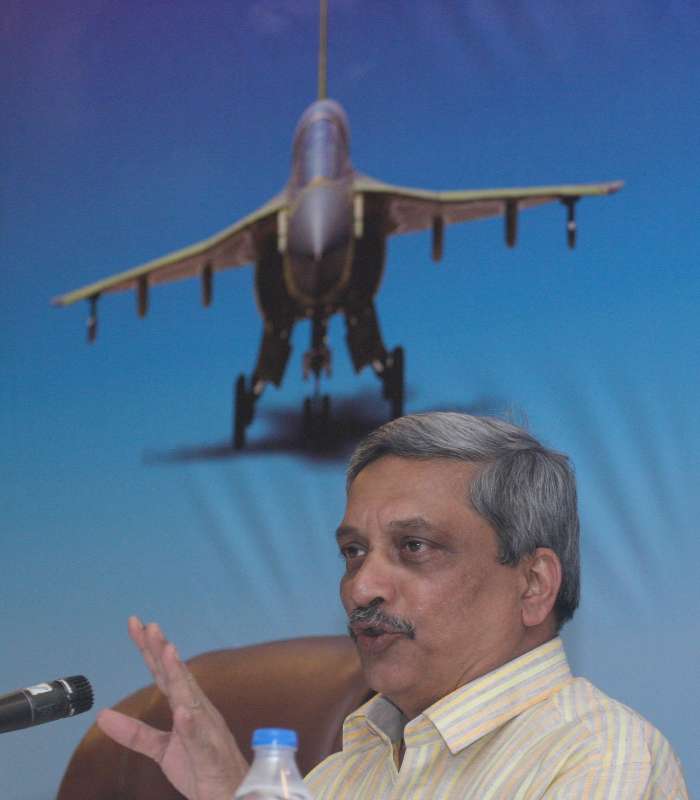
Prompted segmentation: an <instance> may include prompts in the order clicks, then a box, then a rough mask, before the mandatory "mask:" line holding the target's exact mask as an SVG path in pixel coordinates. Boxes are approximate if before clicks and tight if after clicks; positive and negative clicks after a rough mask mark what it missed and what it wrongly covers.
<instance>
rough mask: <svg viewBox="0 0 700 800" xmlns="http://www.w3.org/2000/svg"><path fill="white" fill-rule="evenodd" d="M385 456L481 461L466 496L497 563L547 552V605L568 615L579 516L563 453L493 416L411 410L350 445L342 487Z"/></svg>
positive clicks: (573, 602)
mask: <svg viewBox="0 0 700 800" xmlns="http://www.w3.org/2000/svg"><path fill="white" fill-rule="evenodd" d="M389 455H391V456H398V457H400V458H419V459H430V458H451V459H454V460H456V461H466V462H468V463H470V464H474V463H476V464H483V467H482V469H481V470H480V471H479V472H478V474H477V475H476V476H475V477H474V479H473V480H472V481H471V484H470V495H469V498H468V500H469V501H470V503H471V505H472V507H473V508H474V510H475V511H476V512H477V513H478V514H480V515H481V516H482V517H483V518H484V519H485V520H486V521H487V522H488V523H489V524H490V525H491V527H492V528H493V529H494V530H495V531H496V534H497V536H498V539H499V551H500V552H499V559H500V562H501V563H502V564H511V565H515V564H517V563H518V562H519V561H520V559H521V558H523V557H524V556H526V555H529V554H531V553H533V552H534V551H535V549H536V548H538V547H548V548H550V549H551V550H553V551H554V552H555V553H556V554H557V556H558V557H559V560H560V562H561V566H562V583H561V587H560V589H559V594H558V595H557V599H556V603H555V605H554V612H555V615H556V620H557V624H558V627H561V626H562V625H563V624H564V623H565V622H566V621H567V620H569V619H571V617H572V616H573V615H574V611H575V610H576V608H577V606H578V603H579V594H580V556H579V519H578V511H577V503H576V479H575V477H574V472H573V467H572V466H571V464H570V462H569V459H568V458H567V457H566V456H565V455H563V454H562V453H557V452H555V451H553V450H549V449H547V448H546V447H544V446H543V445H542V444H540V442H538V441H537V439H535V438H534V436H531V435H530V434H529V433H528V432H527V431H525V430H523V429H522V428H518V427H516V426H515V425H511V424H510V423H508V422H504V421H503V420H500V419H496V418H494V417H474V416H471V415H470V414H460V413H456V412H448V411H436V412H432V413H428V414H411V415H409V416H406V417H399V418H398V419H395V420H392V421H391V422H388V423H387V424H386V425H382V427H381V428H378V429H377V430H376V431H373V432H372V433H370V434H369V436H367V437H366V438H365V439H364V440H363V441H362V442H361V443H360V444H359V445H358V447H357V449H356V450H355V452H354V453H353V455H352V458H351V459H350V463H349V465H348V470H347V488H348V489H349V488H350V486H351V484H352V482H353V481H354V480H355V478H356V477H357V475H358V474H359V473H360V472H361V471H362V470H363V469H364V468H365V467H366V466H367V465H368V464H371V463H372V462H373V461H376V460H377V459H379V458H382V456H389Z"/></svg>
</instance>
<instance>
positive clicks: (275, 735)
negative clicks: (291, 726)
mask: <svg viewBox="0 0 700 800" xmlns="http://www.w3.org/2000/svg"><path fill="white" fill-rule="evenodd" d="M296 749H297V734H296V731H289V730H285V729H284V728H258V730H256V731H255V733H253V750H254V752H255V758H254V759H253V764H252V765H251V767H250V770H249V771H248V774H247V775H246V777H245V780H244V781H243V783H241V785H240V786H239V787H238V789H237V791H236V794H235V795H234V796H233V800H313V798H312V797H311V793H310V792H309V790H308V789H307V788H306V784H305V783H304V781H303V779H302V777H301V774H300V772H299V768H298V767H297V762H296V761H295V759H294V753H295V752H296Z"/></svg>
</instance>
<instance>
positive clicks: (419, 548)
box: [403, 539, 428, 555]
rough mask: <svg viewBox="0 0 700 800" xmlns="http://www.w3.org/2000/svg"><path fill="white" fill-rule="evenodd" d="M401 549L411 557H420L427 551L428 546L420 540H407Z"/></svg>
mask: <svg viewBox="0 0 700 800" xmlns="http://www.w3.org/2000/svg"><path fill="white" fill-rule="evenodd" d="M403 548H404V550H406V551H408V552H409V553H410V554H411V555H420V554H421V553H424V552H425V551H426V550H427V549H428V545H427V544H426V543H425V542H422V541H421V540H420V539H408V540H407V541H405V542H404V543H403Z"/></svg>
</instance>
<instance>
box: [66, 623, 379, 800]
mask: <svg viewBox="0 0 700 800" xmlns="http://www.w3.org/2000/svg"><path fill="white" fill-rule="evenodd" d="M189 666H190V669H191V670H192V673H193V675H194V676H195V677H196V679H197V681H198V682H199V683H200V685H201V686H202V688H203V689H204V691H205V693H206V694H207V696H208V697H209V698H210V699H211V701H212V702H213V703H214V705H215V706H216V707H217V708H218V709H219V711H221V713H222V714H223V716H224V719H225V720H226V721H227V723H228V725H229V727H230V728H231V730H232V731H233V733H234V735H235V736H236V739H237V740H238V743H239V745H240V747H241V749H242V751H243V754H244V755H245V756H246V758H248V759H250V758H251V756H252V752H251V749H250V738H251V734H252V732H253V730H254V729H255V728H262V727H282V728H292V729H294V730H296V731H297V732H298V734H299V743H300V745H299V751H298V753H297V759H298V763H299V767H300V769H301V771H302V773H303V774H306V773H307V772H309V771H310V770H311V769H312V768H313V767H314V766H315V765H316V764H318V763H319V762H320V761H322V760H323V759H324V758H325V757H326V756H327V755H329V754H330V753H334V752H336V751H337V750H340V747H341V736H342V724H343V719H344V718H345V717H346V716H347V715H348V714H349V713H350V712H352V711H354V710H355V709H356V708H358V707H359V706H360V705H362V703H363V702H365V700H367V699H369V697H371V695H372V692H371V691H370V689H369V688H368V686H367V684H366V683H365V680H364V677H363V675H362V671H361V669H360V663H359V660H358V658H357V654H356V652H355V648H354V646H353V644H352V642H351V641H350V639H349V638H348V637H346V636H316V637H309V638H304V639H290V640H288V641H281V642H268V643H266V644H258V645H253V646H251V647H241V648H239V649H235V650H218V651H214V652H211V653H205V654H203V655H200V656H197V657H196V658H193V659H191V661H190V662H189ZM115 708H117V709H118V710H120V711H123V712H124V713H125V714H129V715H130V716H133V717H137V718H138V719H142V720H144V721H145V722H148V723H149V724H151V725H154V726H156V727H158V728H161V729H164V730H166V729H169V728H170V725H171V716H170V710H169V706H168V703H167V701H166V699H165V698H164V696H163V695H162V694H161V693H160V691H159V690H158V689H157V688H156V687H155V686H153V685H151V686H148V687H146V688H145V689H141V690H140V691H138V692H136V693H135V694H132V695H130V696H129V697H127V698H126V699H125V700H122V701H121V702H120V703H118V704H117V705H116V706H115ZM181 797H182V795H180V794H179V792H177V791H175V789H173V788H172V786H170V784H169V783H168V782H167V780H166V779H165V778H164V777H163V775H162V774H161V772H160V768H159V767H158V765H157V764H155V763H154V762H153V761H151V759H149V758H146V757H145V756H141V755H137V754H136V753H132V752H131V751H129V750H127V749H126V748H124V747H120V746H119V745H117V744H115V743H114V742H112V741H111V740H110V739H109V738H108V737H106V736H105V735H104V734H103V733H102V732H101V731H100V730H99V728H97V726H96V725H93V726H92V727H91V728H90V729H89V730H88V732H87V733H86V734H85V736H84V738H83V739H82V741H81V742H80V744H79V745H78V747H77V748H76V750H75V752H74V753H73V756H72V758H71V760H70V762H69V764H68V767H67V769H66V773H65V775H64V776H63V781H62V782H61V787H60V789H59V792H58V798H57V800H176V798H181Z"/></svg>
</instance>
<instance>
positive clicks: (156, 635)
mask: <svg viewBox="0 0 700 800" xmlns="http://www.w3.org/2000/svg"><path fill="white" fill-rule="evenodd" d="M128 627H129V636H130V637H131V640H132V641H133V643H134V644H135V645H136V647H138V649H139V651H140V652H141V656H142V657H143V660H144V661H145V663H146V666H147V667H148V669H149V670H150V671H151V674H152V675H153V678H154V680H155V682H156V685H157V686H158V688H159V689H160V690H161V691H162V692H164V693H167V692H166V689H165V681H164V676H163V668H162V661H161V659H162V654H163V649H164V647H165V646H166V645H167V643H168V642H167V639H166V638H165V636H164V635H163V632H162V631H161V629H160V626H159V625H158V624H157V623H155V622H150V623H149V624H148V625H144V624H143V623H142V622H141V620H140V619H139V618H138V617H136V616H132V617H129V623H128Z"/></svg>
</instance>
